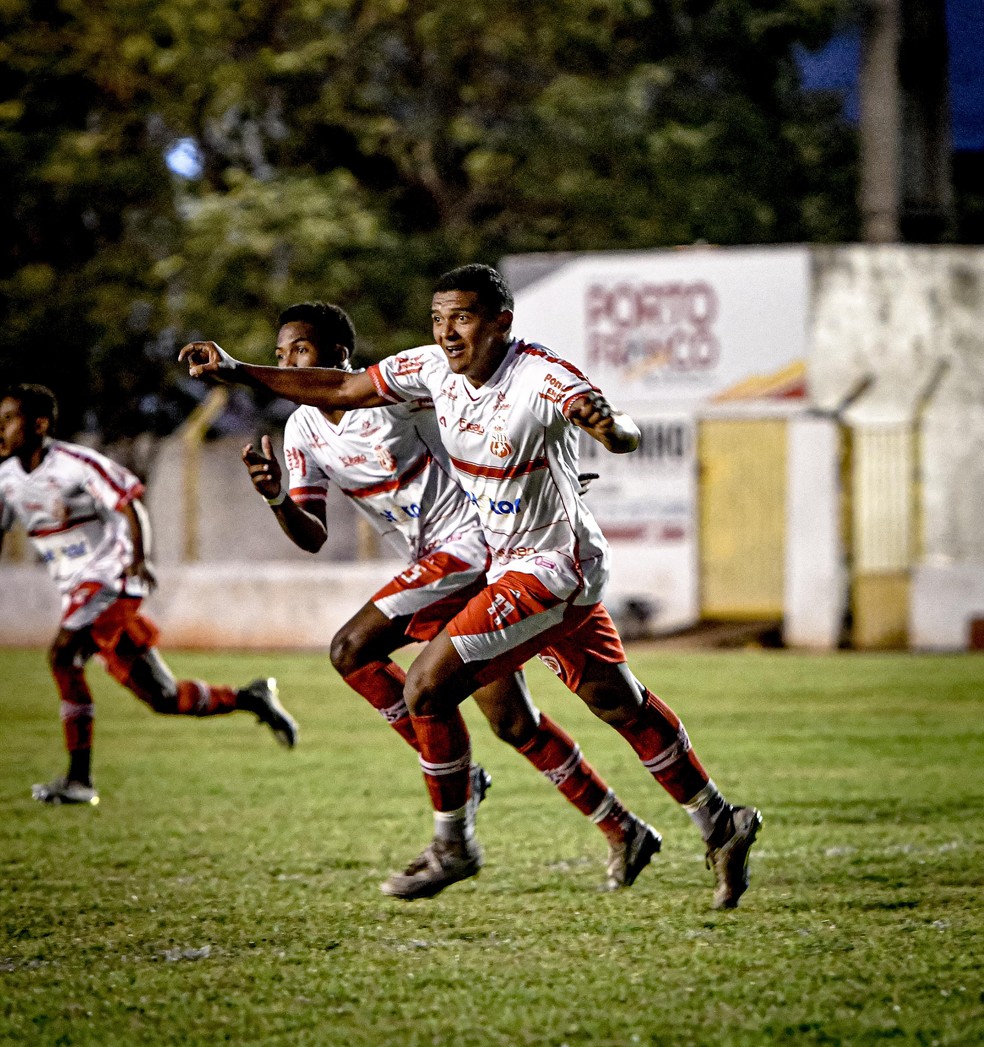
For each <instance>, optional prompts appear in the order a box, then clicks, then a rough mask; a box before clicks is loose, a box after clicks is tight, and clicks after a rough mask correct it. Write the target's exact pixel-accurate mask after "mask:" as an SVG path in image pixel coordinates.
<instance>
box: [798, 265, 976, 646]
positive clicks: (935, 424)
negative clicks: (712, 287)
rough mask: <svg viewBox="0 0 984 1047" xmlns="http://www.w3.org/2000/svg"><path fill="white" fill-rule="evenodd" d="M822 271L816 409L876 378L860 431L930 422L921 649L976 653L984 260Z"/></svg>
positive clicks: (913, 600) (816, 305) (815, 296)
mask: <svg viewBox="0 0 984 1047" xmlns="http://www.w3.org/2000/svg"><path fill="white" fill-rule="evenodd" d="M813 259H814V261H813V282H812V283H813V288H812V304H811V309H812V319H811V331H812V335H811V349H810V356H809V360H808V374H809V385H810V390H811V395H812V398H813V400H814V402H815V403H816V404H817V405H818V406H821V407H825V408H832V407H834V406H835V405H837V403H838V402H839V401H840V400H841V399H842V398H843V397H844V396H845V395H846V394H847V392H848V391H849V390H850V389H851V388H852V387H853V386H854V385H855V384H856V383H857V382H858V381H860V380H861V379H862V378H863V377H864V376H866V375H868V376H871V377H872V378H873V379H874V382H873V384H872V386H871V388H870V390H869V391H868V392H867V393H866V394H865V395H864V396H863V397H862V398H861V399H860V400H859V401H858V402H857V403H856V404H855V405H854V406H853V407H851V408H850V410H849V411H848V412H847V416H846V417H847V421H848V423H849V424H852V425H858V426H864V425H869V424H879V423H882V422H891V421H895V420H902V419H910V420H916V419H917V417H918V416H919V413H920V411H922V422H921V425H920V427H919V431H920V439H919V461H918V474H917V477H916V483H917V514H916V517H917V529H918V533H917V534H916V536H915V542H914V544H915V549H914V555H915V561H916V568H915V570H914V571H913V572H912V575H911V578H910V589H909V601H910V603H909V642H910V644H911V645H913V646H916V647H932V648H934V649H964V648H966V647H967V645H968V629H967V620H968V616H969V615H972V614H973V613H975V609H977V610H979V606H978V605H979V604H980V602H981V601H980V597H979V595H978V594H977V585H978V583H976V582H974V581H973V579H975V578H977V577H978V576H979V574H980V573H981V572H984V249H982V248H980V247H925V246H911V245H881V246H869V245H855V246H849V247H831V248H815V249H814V250H813ZM940 365H943V368H944V370H943V371H942V372H941V374H942V377H941V378H940V381H939V384H938V386H936V387H935V389H931V383H932V379H933V376H934V374H936V373H937V371H938V368H940ZM929 392H931V396H930V398H929V400H928V402H923V401H924V397H925V396H926V395H927V393H929Z"/></svg>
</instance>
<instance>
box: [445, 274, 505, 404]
mask: <svg viewBox="0 0 984 1047" xmlns="http://www.w3.org/2000/svg"><path fill="white" fill-rule="evenodd" d="M511 325H512V313H511V312H509V311H508V310H505V311H503V312H501V313H499V314H498V315H497V316H489V315H488V314H487V313H486V312H485V311H484V310H483V309H482V308H481V306H480V305H479V304H478V294H477V292H475V291H439V292H438V293H437V294H436V295H434V298H433V299H432V301H431V326H432V327H433V330H434V341H435V342H436V343H437V344H438V345H439V346H440V347H441V348H442V349H443V350H444V355H445V356H446V357H447V361H448V366H449V367H450V368H451V370H452V371H453V372H454V373H455V374H463V375H464V376H465V377H466V378H467V379H468V380H469V381H470V382H471V383H472V385H483V384H484V383H485V382H487V381H488V380H489V379H490V378H491V377H492V375H493V374H495V372H496V369H497V368H498V366H499V364H500V363H502V358H503V357H504V356H505V354H506V349H507V347H508V341H507V339H508V335H509V328H510V326H511Z"/></svg>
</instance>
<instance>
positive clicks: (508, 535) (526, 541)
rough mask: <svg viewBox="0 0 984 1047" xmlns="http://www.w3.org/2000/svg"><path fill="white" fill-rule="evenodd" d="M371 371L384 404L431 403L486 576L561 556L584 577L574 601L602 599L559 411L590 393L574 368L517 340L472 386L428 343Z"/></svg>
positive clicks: (600, 544)
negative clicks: (469, 506)
mask: <svg viewBox="0 0 984 1047" xmlns="http://www.w3.org/2000/svg"><path fill="white" fill-rule="evenodd" d="M369 374H370V376H371V377H372V379H373V382H374V384H375V386H376V390H377V392H379V394H380V395H381V396H384V397H386V398H387V399H389V400H392V401H394V402H399V401H403V400H409V399H414V398H422V397H426V398H429V399H432V400H433V402H434V407H435V412H436V414H437V420H438V425H439V428H440V434H441V439H442V440H443V442H444V445H445V447H446V448H447V451H448V454H449V456H450V460H451V464H452V465H453V466H454V469H455V471H456V473H457V476H458V480H459V482H460V483H461V485H462V486H463V487H464V488H465V490H466V492H467V493H468V497H469V499H470V500H471V502H472V503H473V504H474V505H475V506H476V508H477V509H478V512H479V516H480V518H481V520H482V525H483V528H484V530H485V538H486V541H487V542H488V544H489V547H490V549H491V550H492V556H493V561H494V566H493V569H492V570H491V571H490V572H489V577H490V578H492V579H494V578H496V577H498V576H499V575H501V574H502V572H503V571H505V570H507V569H518V570H523V569H524V567H523V564H524V562H525V563H529V562H531V561H536V559H537V558H541V559H542V558H548V559H549V558H551V557H555V556H560V557H564V558H565V559H566V560H567V561H568V562H569V564H570V565H571V566H572V567H573V568H574V569H575V570H576V571H577V572H579V573H580V574H581V576H582V579H583V586H584V591H583V593H582V595H581V597H580V598H579V601H578V602H596V601H598V600H600V599H601V598H602V595H603V591H604V587H605V585H606V583H607V580H608V571H609V554H608V543H607V542H606V540H605V538H604V536H603V534H602V533H601V529H600V528H599V526H598V524H597V522H596V521H595V519H594V517H593V516H592V515H591V512H590V510H589V509H588V508H587V506H586V505H585V504H584V502H583V501H582V499H581V497H580V495H579V493H578V491H579V486H580V485H579V483H578V479H577V474H578V433H577V429H576V427H575V426H573V425H572V424H571V423H570V422H569V421H568V420H567V417H566V415H565V411H566V409H567V407H568V406H569V405H570V403H571V402H572V401H573V400H575V399H576V398H577V397H579V396H581V395H582V394H584V393H587V392H589V391H591V390H593V389H595V387H594V386H593V385H592V384H591V383H590V382H589V381H588V379H587V378H586V377H585V376H584V375H583V374H581V372H580V371H578V370H577V368H575V367H574V366H573V365H572V364H571V363H569V362H568V361H566V360H564V359H562V358H561V357H558V356H556V355H555V354H554V353H552V352H550V350H549V349H546V348H544V347H543V346H541V345H536V344H533V343H526V342H522V341H519V340H517V341H514V342H513V343H512V344H511V345H510V346H509V349H508V351H507V353H506V356H505V358H504V360H503V361H502V364H501V365H500V366H499V368H498V370H497V371H496V373H495V374H494V375H493V376H492V378H491V379H489V381H488V382H486V383H485V384H484V385H483V386H481V387H480V388H477V389H476V388H475V387H474V386H473V385H471V384H470V383H469V382H468V381H467V380H466V379H465V378H464V376H462V375H456V374H454V373H453V372H452V371H451V370H450V368H449V367H448V365H447V361H446V358H445V356H444V353H443V351H442V350H441V349H440V347H439V346H436V345H431V346H424V347H422V348H418V349H411V350H408V351H406V352H402V353H398V354H397V355H396V356H391V357H389V358H387V359H385V360H382V361H381V362H380V363H378V364H374V365H373V366H372V367H370V368H369ZM529 569H532V568H529Z"/></svg>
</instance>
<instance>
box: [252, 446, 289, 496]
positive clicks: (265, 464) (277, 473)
mask: <svg viewBox="0 0 984 1047" xmlns="http://www.w3.org/2000/svg"><path fill="white" fill-rule="evenodd" d="M243 462H244V463H245V465H246V468H247V469H248V470H249V478H250V479H251V480H252V481H253V486H254V487H255V488H256V489H257V491H259V492H260V494H262V495H263V497H264V498H276V497H277V495H278V494H280V483H281V480H282V477H283V474H282V472H281V470H280V463H279V462H278V461H277V456H276V455H275V454H274V453H273V444H272V443H271V442H270V437H269V436H262V437H261V438H260V451H254V450H253V445H252V444H247V445H246V446H245V447H244V448H243Z"/></svg>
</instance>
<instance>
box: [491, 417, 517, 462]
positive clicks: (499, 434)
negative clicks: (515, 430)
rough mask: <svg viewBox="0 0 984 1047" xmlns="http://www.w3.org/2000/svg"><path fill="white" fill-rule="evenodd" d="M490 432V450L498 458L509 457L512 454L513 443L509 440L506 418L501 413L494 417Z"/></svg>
mask: <svg viewBox="0 0 984 1047" xmlns="http://www.w3.org/2000/svg"><path fill="white" fill-rule="evenodd" d="M489 433H490V435H491V439H490V440H489V450H490V451H491V452H492V453H493V454H494V455H495V456H496V458H508V457H509V455H511V454H512V444H511V443H510V442H509V434H508V433H507V432H506V419H505V418H504V417H503V416H502V415H501V414H497V415H496V416H495V418H493V419H492V425H491V426H490V427H489Z"/></svg>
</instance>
